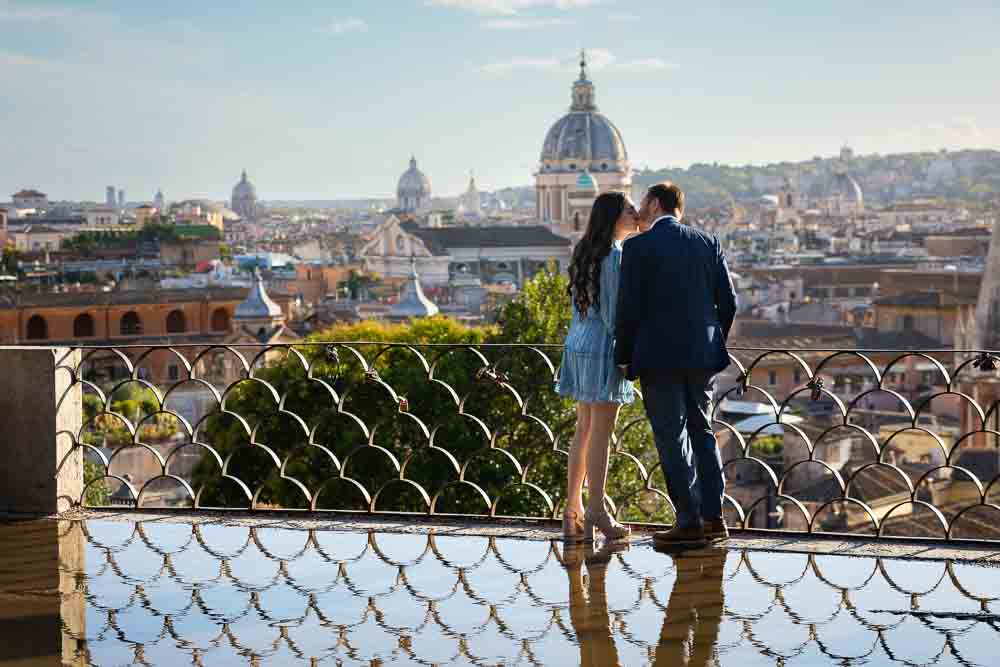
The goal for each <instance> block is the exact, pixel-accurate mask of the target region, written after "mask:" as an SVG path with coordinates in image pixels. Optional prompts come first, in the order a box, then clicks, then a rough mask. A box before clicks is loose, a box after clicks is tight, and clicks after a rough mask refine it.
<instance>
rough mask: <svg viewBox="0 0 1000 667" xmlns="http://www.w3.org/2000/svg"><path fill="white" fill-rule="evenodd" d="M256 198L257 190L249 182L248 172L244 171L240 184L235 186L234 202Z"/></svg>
mask: <svg viewBox="0 0 1000 667" xmlns="http://www.w3.org/2000/svg"><path fill="white" fill-rule="evenodd" d="M256 198H257V188H255V187H254V185H253V183H251V182H250V181H249V180H247V171H246V169H244V170H243V174H242V175H241V176H240V182H239V183H237V184H236V185H234V186H233V201H239V200H242V199H256Z"/></svg>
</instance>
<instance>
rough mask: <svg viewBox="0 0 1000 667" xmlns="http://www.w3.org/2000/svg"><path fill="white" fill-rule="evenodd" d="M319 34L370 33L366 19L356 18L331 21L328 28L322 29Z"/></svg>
mask: <svg viewBox="0 0 1000 667" xmlns="http://www.w3.org/2000/svg"><path fill="white" fill-rule="evenodd" d="M319 32H325V33H328V34H330V35H343V34H346V33H349V32H368V23H367V22H366V21H365V20H364V19H359V18H355V17H351V18H346V19H337V20H335V21H331V22H330V23H329V24H328V25H327V26H325V27H323V28H320V29H319Z"/></svg>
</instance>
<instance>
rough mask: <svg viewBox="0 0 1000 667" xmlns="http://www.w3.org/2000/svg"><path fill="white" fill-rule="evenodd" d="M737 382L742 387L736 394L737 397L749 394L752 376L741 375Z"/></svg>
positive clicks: (747, 374)
mask: <svg viewBox="0 0 1000 667" xmlns="http://www.w3.org/2000/svg"><path fill="white" fill-rule="evenodd" d="M736 382H737V384H739V386H740V388H739V389H738V390H737V392H736V393H737V395H739V396H742V395H743V394H745V393H747V389H748V388H749V387H750V374H749V373H740V376H739V377H738V378H736Z"/></svg>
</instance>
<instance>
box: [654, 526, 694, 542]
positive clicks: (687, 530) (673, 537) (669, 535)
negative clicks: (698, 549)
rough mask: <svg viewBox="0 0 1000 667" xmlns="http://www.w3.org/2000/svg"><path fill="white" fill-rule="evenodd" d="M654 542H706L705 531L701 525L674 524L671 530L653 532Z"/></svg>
mask: <svg viewBox="0 0 1000 667" xmlns="http://www.w3.org/2000/svg"><path fill="white" fill-rule="evenodd" d="M653 543H654V544H661V545H663V546H673V545H678V544H696V545H697V544H704V543H705V531H704V529H703V528H702V527H701V526H686V527H682V526H674V527H673V528H671V529H670V530H661V531H660V532H658V533H653Z"/></svg>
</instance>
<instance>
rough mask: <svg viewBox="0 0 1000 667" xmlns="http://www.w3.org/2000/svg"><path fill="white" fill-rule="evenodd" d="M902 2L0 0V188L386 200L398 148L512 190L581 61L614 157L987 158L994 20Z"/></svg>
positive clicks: (460, 184) (93, 196) (526, 179)
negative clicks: (286, 4)
mask: <svg viewBox="0 0 1000 667" xmlns="http://www.w3.org/2000/svg"><path fill="white" fill-rule="evenodd" d="M167 11H169V12H170V14H166V13H163V12H167ZM908 11H909V13H908V14H907V15H898V14H894V13H893V12H892V11H891V10H888V9H884V8H877V7H869V6H866V5H863V4H861V3H852V2H848V3H840V4H839V5H838V6H837V8H836V10H835V13H834V10H820V9H816V8H814V7H809V8H808V9H802V8H801V7H798V6H796V5H792V4H790V3H776V5H775V6H774V7H773V8H771V9H768V10H755V11H750V10H746V9H743V8H724V7H721V6H719V5H716V6H711V7H701V6H700V7H697V8H683V9H676V8H670V9H668V8H665V7H663V6H661V5H660V4H659V3H655V2H629V3H624V2H620V1H619V2H615V1H614V0H413V1H410V0H405V1H402V0H401V1H400V2H398V3H393V5H392V7H391V8H388V9H387V8H386V6H385V5H378V6H370V4H369V3H363V2H342V3H337V6H336V7H327V6H325V5H323V4H321V3H310V4H308V5H306V6H303V7H301V8H297V9H296V11H295V12H294V13H291V12H289V11H288V10H285V9H282V8H263V7H245V6H242V5H236V4H230V3H221V4H216V5H214V6H212V7H203V6H200V5H197V4H195V3H188V2H180V3H173V4H171V5H170V7H169V8H166V7H158V8H157V7H134V6H132V5H129V4H126V3H120V2H95V3H82V2H80V3H73V2H68V3H61V4H38V3H30V4H29V3H25V2H10V1H7V2H4V1H0V26H3V27H5V28H6V30H5V33H6V35H7V37H8V38H7V40H6V43H5V45H4V46H3V47H0V81H2V82H3V84H4V85H5V87H6V88H7V89H8V91H13V93H12V94H11V96H10V98H9V100H8V104H7V108H6V110H5V115H6V117H7V122H6V123H5V125H6V126H8V127H12V128H15V131H14V132H11V133H10V136H9V137H8V142H7V143H8V146H7V148H8V151H7V155H8V159H7V160H5V161H3V162H2V163H0V187H6V188H7V190H8V191H9V192H15V191H17V190H19V189H20V188H22V187H38V188H40V189H42V190H44V191H46V192H48V193H49V194H50V195H52V196H53V197H54V198H57V199H89V200H98V201H99V200H100V197H101V193H102V192H103V191H104V186H105V185H107V184H109V183H114V184H116V185H117V186H118V187H120V188H122V189H124V190H125V191H126V192H128V193H130V194H131V195H132V199H133V200H137V201H138V200H144V199H149V198H152V196H153V193H154V192H155V191H156V188H158V187H162V188H163V189H164V191H165V192H166V193H168V197H171V198H173V197H180V196H192V197H196V196H203V197H207V198H212V199H222V198H226V197H228V193H229V192H230V190H231V188H232V186H233V184H234V183H236V181H237V180H238V177H239V173H240V170H242V169H243V168H246V169H247V170H248V173H249V176H250V178H251V179H252V180H253V181H254V182H255V183H256V184H257V186H258V187H259V188H260V192H259V196H260V197H261V199H262V200H269V199H271V200H274V199H334V198H351V197H385V198H391V196H392V192H393V189H394V187H395V183H396V179H397V178H398V176H399V174H400V173H401V172H402V171H403V170H404V169H405V167H406V162H407V161H408V159H409V157H410V155H411V154H415V155H416V156H417V158H418V159H419V160H420V164H421V167H422V169H424V171H425V172H426V173H427V174H428V176H429V177H430V178H431V181H432V184H433V189H434V192H435V194H443V195H452V194H458V193H460V192H462V191H463V190H464V189H465V186H466V185H467V183H468V174H469V170H470V169H474V170H475V172H476V177H477V182H478V183H479V184H480V187H481V188H482V189H486V190H493V189H496V188H499V187H504V186H509V185H528V184H530V183H531V181H532V172H533V171H534V170H535V168H536V167H537V161H538V155H539V150H540V148H541V143H542V139H543V137H544V134H545V131H546V130H547V129H548V127H549V125H551V123H552V122H553V121H555V120H556V119H558V118H559V117H560V116H561V115H562V114H563V113H564V112H565V111H566V108H567V107H568V105H569V97H570V95H569V92H570V86H571V83H572V80H573V79H574V78H575V69H576V66H575V61H576V59H577V55H576V54H577V52H578V50H579V48H580V47H586V48H587V50H588V54H589V60H590V63H591V74H592V79H593V81H594V83H595V86H596V98H597V103H598V105H599V106H600V107H601V109H602V111H604V112H605V113H607V114H608V116H609V117H611V118H613V119H614V120H615V123H616V124H617V125H618V126H619V128H620V129H621V131H622V133H623V135H624V138H625V141H626V144H627V145H628V148H629V152H630V156H629V157H630V159H631V162H632V165H633V167H644V166H649V167H652V168H659V167H665V166H687V165H688V164H690V163H693V162H721V163H730V164H741V165H742V164H747V163H754V164H763V163H769V162H776V161H781V160H789V161H797V160H804V159H809V158H811V157H812V156H813V155H817V154H818V155H824V156H832V155H834V154H836V152H837V150H838V149H839V147H840V145H842V144H843V143H844V142H845V141H846V142H847V143H849V144H850V145H852V146H853V147H854V148H855V149H856V150H857V151H858V152H859V153H862V154H866V153H876V152H877V153H889V152H907V151H917V150H936V149H938V148H942V147H947V148H950V149H961V148H991V147H993V148H995V147H997V146H998V145H1000V124H998V120H997V119H998V118H1000V113H998V112H1000V93H998V92H997V91H996V89H995V86H990V85H989V76H990V72H989V63H991V62H995V61H996V55H997V50H998V49H997V47H996V46H995V45H993V44H991V43H990V40H989V32H990V26H991V25H995V24H996V19H997V18H1000V9H998V8H997V7H993V6H988V5H986V4H985V3H984V4H978V3H968V4H967V6H965V7H963V8H955V7H949V8H947V10H946V9H945V8H942V7H940V6H937V5H934V4H931V3H914V4H913V6H911V7H909V8H908ZM675 24H676V25H677V26H679V28H677V29H673V26H674V25H675ZM400 26H405V29H404V30H399V27H400ZM658 26H662V29H661V30H657V29H656V28H657V27H658ZM817 26H819V29H817ZM442 34H445V35H447V39H441V35H442ZM941 35H945V36H949V35H952V36H954V35H961V36H962V39H947V38H946V39H941ZM42 36H45V37H46V39H40V37H42ZM619 36H620V37H619ZM137 63H138V64H137ZM663 84H667V85H663ZM8 123H9V125H8ZM671 125H674V126H676V128H677V129H676V131H671V127H670V126H671ZM470 147H471V148H470ZM9 192H8V194H9Z"/></svg>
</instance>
